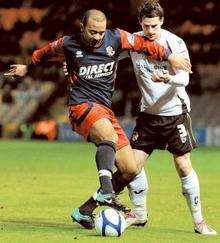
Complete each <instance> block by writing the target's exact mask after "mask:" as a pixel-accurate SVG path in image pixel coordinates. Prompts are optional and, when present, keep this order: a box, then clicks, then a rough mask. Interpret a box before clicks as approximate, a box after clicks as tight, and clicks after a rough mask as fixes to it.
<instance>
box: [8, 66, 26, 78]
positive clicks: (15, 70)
mask: <svg viewBox="0 0 220 243" xmlns="http://www.w3.org/2000/svg"><path fill="white" fill-rule="evenodd" d="M27 71H28V69H27V65H22V64H12V65H10V69H9V72H7V73H4V75H5V76H9V77H15V76H19V77H24V76H25V75H26V74H27Z"/></svg>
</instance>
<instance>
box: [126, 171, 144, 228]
mask: <svg viewBox="0 0 220 243" xmlns="http://www.w3.org/2000/svg"><path fill="white" fill-rule="evenodd" d="M128 191H129V197H130V200H131V203H132V205H133V209H132V211H133V213H134V214H135V219H136V220H134V219H133V222H130V223H131V224H136V223H138V222H146V221H147V217H148V216H147V205H146V203H147V202H146V200H147V192H148V181H147V177H146V174H145V171H144V168H143V169H142V170H141V172H140V173H139V174H138V175H137V176H136V177H135V178H134V180H133V181H132V182H130V184H129V185H128Z"/></svg>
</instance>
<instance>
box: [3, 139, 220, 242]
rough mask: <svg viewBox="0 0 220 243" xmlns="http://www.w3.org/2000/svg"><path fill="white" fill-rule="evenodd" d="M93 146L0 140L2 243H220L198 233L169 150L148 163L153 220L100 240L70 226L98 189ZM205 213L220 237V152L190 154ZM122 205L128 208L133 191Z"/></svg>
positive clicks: (150, 207) (205, 151) (208, 149)
mask: <svg viewBox="0 0 220 243" xmlns="http://www.w3.org/2000/svg"><path fill="white" fill-rule="evenodd" d="M94 154H95V148H94V146H93V145H89V144H85V143H80V144H77V143H49V142H24V141H0V242H4V243H5V242H7V243H8V242H13V243H17V242H21V243H25V242H31V243H32V242H37V243H39V242H47V243H48V242H53V243H55V242H59V243H60V242H65V243H66V242H80V243H81V242H82V243H84V242H88V243H93V242H94V243H95V242H103V243H105V242H109V243H110V242H126V243H134V242H137V243H142V242H146V243H147V242H156V243H158V242H186V241H187V242H200V241H202V242H210V243H211V242H220V237H219V236H214V237H213V236H211V237H208V236H202V235H197V234H195V233H193V225H192V222H191V217H190V215H189V212H188V210H187V207H186V203H185V200H184V198H183V197H182V195H181V188H180V183H179V180H178V176H177V173H176V172H175V169H174V166H173V163H172V162H171V158H172V157H171V155H170V154H169V153H168V152H159V151H158V152H155V153H154V154H153V155H152V157H151V159H150V160H149V161H148V165H147V169H148V177H149V182H150V197H149V209H150V222H149V225H148V226H147V227H145V228H141V229H140V228H134V227H133V228H129V229H127V230H126V231H125V233H124V234H123V235H122V236H121V237H120V238H108V237H106V238H101V237H99V236H96V233H95V231H94V230H91V231H88V230H85V229H83V228H81V227H80V226H79V225H77V224H75V223H74V224H73V223H72V222H71V220H70V217H69V215H70V213H71V211H72V208H73V207H76V206H78V205H79V204H81V203H82V202H83V201H84V200H85V199H86V198H88V197H89V196H90V195H91V193H92V192H93V191H95V190H96V188H97V187H98V178H97V173H96V166H95V161H94ZM192 160H193V166H194V168H195V169H196V171H197V172H198V174H199V178H200V185H201V197H202V205H203V214H204V216H205V218H206V219H207V221H208V222H209V224H210V225H212V226H214V227H215V229H216V230H217V231H218V232H220V220H219V219H220V207H219V205H220V190H219V188H220V179H219V176H220V161H219V160H220V148H200V149H197V150H196V151H194V152H193V154H192ZM122 199H123V200H124V201H125V202H127V203H129V201H128V197H127V192H126V191H125V193H123V194H122Z"/></svg>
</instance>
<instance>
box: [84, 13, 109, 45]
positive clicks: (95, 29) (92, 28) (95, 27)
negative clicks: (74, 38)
mask: <svg viewBox="0 0 220 243" xmlns="http://www.w3.org/2000/svg"><path fill="white" fill-rule="evenodd" d="M105 30H106V21H105V20H104V21H101V22H100V21H96V20H94V19H92V18H89V19H88V22H87V24H86V26H83V27H82V32H83V36H84V39H85V40H86V42H87V43H88V45H89V46H90V47H92V48H98V47H99V46H100V45H101V44H102V40H103V38H104V36H105Z"/></svg>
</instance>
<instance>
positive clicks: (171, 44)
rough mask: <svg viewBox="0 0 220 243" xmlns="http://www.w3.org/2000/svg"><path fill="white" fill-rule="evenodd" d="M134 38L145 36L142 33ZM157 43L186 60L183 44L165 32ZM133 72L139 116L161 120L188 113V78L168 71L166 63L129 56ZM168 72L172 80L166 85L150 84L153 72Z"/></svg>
mask: <svg viewBox="0 0 220 243" xmlns="http://www.w3.org/2000/svg"><path fill="white" fill-rule="evenodd" d="M136 34H139V35H144V33H143V32H138V33H136ZM157 42H158V43H159V44H161V45H163V46H165V47H167V48H169V49H170V50H171V52H172V53H173V54H178V55H182V56H185V57H187V58H189V54H188V50H187V48H186V45H185V43H184V41H183V40H182V39H181V38H179V37H178V36H176V35H174V34H172V33H171V32H169V31H166V30H164V29H162V30H161V37H160V39H159V40H157ZM130 56H131V59H132V62H133V67H134V72H135V75H136V79H137V82H138V85H139V88H140V91H141V94H142V99H141V112H146V113H150V114H155V115H161V116H174V115H179V114H182V113H184V112H189V111H190V101H189V97H188V95H187V93H186V90H185V86H187V85H188V83H189V74H188V73H187V72H185V71H182V70H176V71H175V72H174V70H172V69H171V67H170V65H169V63H168V62H167V61H163V62H160V61H156V60H153V59H152V58H149V57H148V56H146V55H145V54H144V53H137V52H130ZM164 69H166V70H169V72H170V74H171V75H172V79H171V80H170V81H169V83H166V84H165V83H163V82H158V83H156V82H154V81H152V74H153V72H156V73H158V72H162V70H164Z"/></svg>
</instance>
